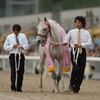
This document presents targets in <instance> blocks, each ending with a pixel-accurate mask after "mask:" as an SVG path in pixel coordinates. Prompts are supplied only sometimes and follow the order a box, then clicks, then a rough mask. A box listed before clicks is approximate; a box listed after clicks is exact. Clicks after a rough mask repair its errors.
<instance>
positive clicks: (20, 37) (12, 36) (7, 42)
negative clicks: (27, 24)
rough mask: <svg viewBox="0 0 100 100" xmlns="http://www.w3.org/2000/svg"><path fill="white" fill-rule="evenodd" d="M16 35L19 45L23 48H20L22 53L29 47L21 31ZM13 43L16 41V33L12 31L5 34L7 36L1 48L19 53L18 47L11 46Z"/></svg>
mask: <svg viewBox="0 0 100 100" xmlns="http://www.w3.org/2000/svg"><path fill="white" fill-rule="evenodd" d="M17 37H18V40H19V43H20V45H21V46H23V47H24V50H22V53H24V51H25V50H27V49H28V47H29V45H28V41H27V38H26V36H25V35H24V34H23V33H19V34H18V36H17ZM15 44H17V43H16V35H15V34H14V33H12V34H10V35H8V36H7V38H6V40H5V42H4V46H3V48H4V50H5V51H9V52H10V53H19V49H18V48H13V45H15Z"/></svg>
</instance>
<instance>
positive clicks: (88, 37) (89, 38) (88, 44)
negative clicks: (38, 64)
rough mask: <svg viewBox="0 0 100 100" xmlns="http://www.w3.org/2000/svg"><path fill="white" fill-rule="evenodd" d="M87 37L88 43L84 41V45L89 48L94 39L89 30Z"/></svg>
mask: <svg viewBox="0 0 100 100" xmlns="http://www.w3.org/2000/svg"><path fill="white" fill-rule="evenodd" d="M86 39H87V42H86V43H82V47H84V48H88V47H90V46H91V45H92V39H91V36H90V33H89V32H88V34H87V37H86Z"/></svg>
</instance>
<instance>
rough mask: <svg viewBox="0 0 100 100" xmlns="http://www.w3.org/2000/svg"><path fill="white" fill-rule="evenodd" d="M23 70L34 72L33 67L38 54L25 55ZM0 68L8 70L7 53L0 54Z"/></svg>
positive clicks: (37, 60)
mask: <svg viewBox="0 0 100 100" xmlns="http://www.w3.org/2000/svg"><path fill="white" fill-rule="evenodd" d="M25 58H26V59H25V71H26V72H27V73H35V67H36V66H37V65H38V63H39V59H40V57H39V56H25ZM0 69H2V70H4V71H5V70H10V65H9V55H0Z"/></svg>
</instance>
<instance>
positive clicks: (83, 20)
mask: <svg viewBox="0 0 100 100" xmlns="http://www.w3.org/2000/svg"><path fill="white" fill-rule="evenodd" d="M76 20H79V21H80V22H81V23H82V25H83V27H85V26H86V22H85V18H84V17H83V16H77V17H76V18H75V22H76Z"/></svg>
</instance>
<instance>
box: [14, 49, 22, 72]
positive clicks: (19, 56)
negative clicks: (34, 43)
mask: <svg viewBox="0 0 100 100" xmlns="http://www.w3.org/2000/svg"><path fill="white" fill-rule="evenodd" d="M21 51H22V50H21V49H20V50H19V53H18V66H17V62H16V60H17V53H16V54H15V68H16V71H18V70H19V68H20V59H21Z"/></svg>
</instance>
